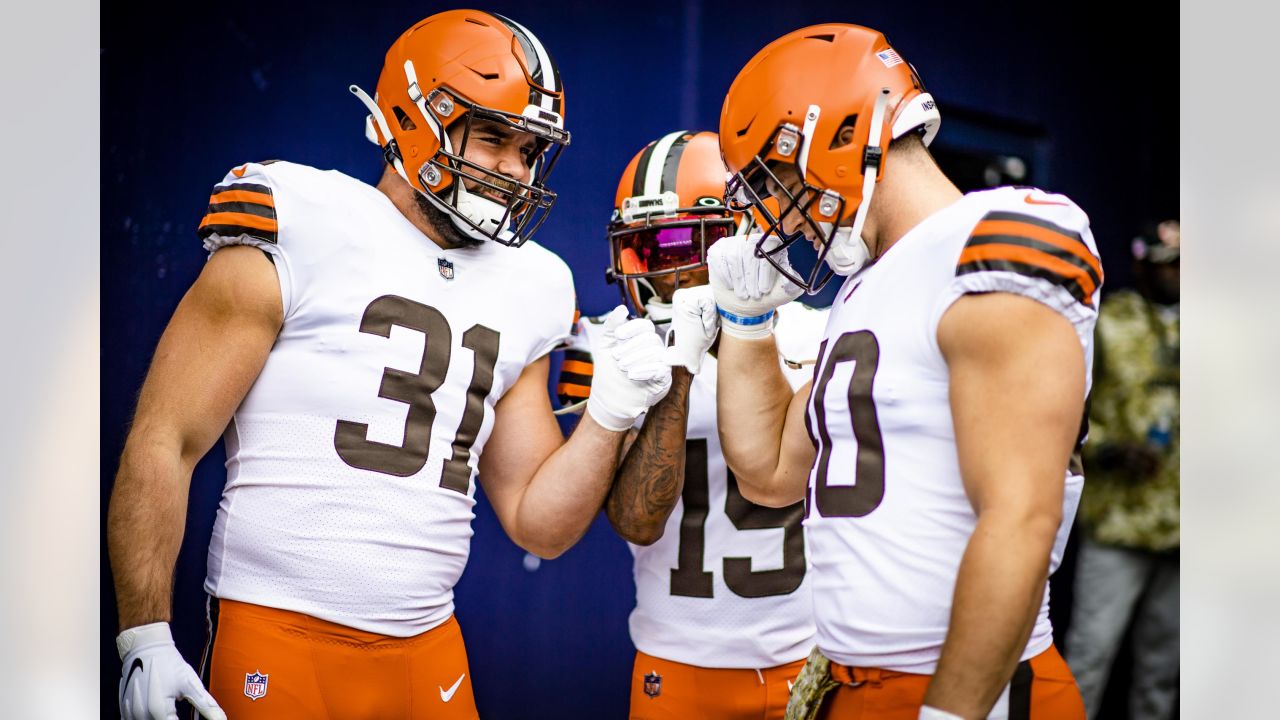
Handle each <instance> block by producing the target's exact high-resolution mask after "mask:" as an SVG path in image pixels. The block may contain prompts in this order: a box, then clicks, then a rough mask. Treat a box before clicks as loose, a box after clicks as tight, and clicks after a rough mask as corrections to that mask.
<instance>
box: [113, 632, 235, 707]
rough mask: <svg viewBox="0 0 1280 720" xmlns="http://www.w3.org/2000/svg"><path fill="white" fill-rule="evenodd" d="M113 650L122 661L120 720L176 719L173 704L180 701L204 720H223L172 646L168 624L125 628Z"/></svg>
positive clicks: (213, 703)
mask: <svg viewBox="0 0 1280 720" xmlns="http://www.w3.org/2000/svg"><path fill="white" fill-rule="evenodd" d="M116 649H117V650H119V651H120V659H121V660H123V661H124V669H123V670H122V671H121V672H122V673H123V675H121V677H120V694H119V698H120V717H122V718H124V720H178V709H177V701H178V700H179V699H183V698H185V699H186V700H187V701H188V702H190V703H191V704H192V705H194V706H195V708H196V710H197V711H198V712H199V713H200V716H201V717H203V718H206V720H227V714H226V713H225V712H223V711H222V708H220V707H218V703H217V701H215V700H214V699H213V696H212V695H210V694H209V691H208V690H205V689H204V685H202V684H201V683H200V678H199V677H198V676H197V675H196V672H195V670H192V669H191V666H190V665H188V664H187V662H186V661H185V660H183V659H182V655H181V654H180V653H179V652H178V648H177V647H176V646H175V645H174V644H173V635H172V634H170V632H169V623H164V622H158V623H151V624H150V625H139V626H138V627H132V628H129V629H128V630H125V631H124V632H122V633H120V634H119V635H118V636H116Z"/></svg>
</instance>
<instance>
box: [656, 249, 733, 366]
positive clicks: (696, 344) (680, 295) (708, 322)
mask: <svg viewBox="0 0 1280 720" xmlns="http://www.w3.org/2000/svg"><path fill="white" fill-rule="evenodd" d="M712 247H714V246H712ZM671 306H672V316H671V329H670V330H669V331H668V332H669V333H671V334H672V336H673V337H672V338H671V339H668V341H667V351H666V355H665V357H666V362H667V364H668V365H673V366H674V365H683V366H685V367H687V368H689V372H691V373H693V374H694V375H697V374H698V370H699V369H701V368H702V358H704V357H706V355H707V351H708V350H710V349H711V344H712V343H714V342H715V341H716V335H717V334H718V333H719V332H720V314H719V313H717V312H716V297H715V291H714V290H712V289H711V286H709V285H702V286H700V287H691V288H680V289H679V290H676V292H675V295H673V296H672V297H671Z"/></svg>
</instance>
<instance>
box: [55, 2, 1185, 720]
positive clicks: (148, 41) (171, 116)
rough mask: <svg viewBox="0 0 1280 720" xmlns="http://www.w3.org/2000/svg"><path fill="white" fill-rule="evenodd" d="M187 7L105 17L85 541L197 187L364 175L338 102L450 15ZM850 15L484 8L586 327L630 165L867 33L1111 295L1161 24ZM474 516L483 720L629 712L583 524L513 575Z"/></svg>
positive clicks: (1148, 211) (1169, 151)
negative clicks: (769, 62)
mask: <svg viewBox="0 0 1280 720" xmlns="http://www.w3.org/2000/svg"><path fill="white" fill-rule="evenodd" d="M196 5H197V4H195V3H181V4H176V3H175V4H167V5H165V6H163V9H143V8H140V7H138V6H137V5H136V4H131V5H129V6H128V7H123V8H122V7H119V6H118V5H117V7H116V8H114V9H108V10H107V11H106V12H104V14H103V28H102V47H103V50H102V91H103V92H102V98H103V107H102V146H103V153H104V154H103V157H102V170H101V172H102V243H103V252H102V293H103V295H102V327H103V338H104V340H103V351H102V398H101V399H102V405H101V414H102V418H101V419H102V444H101V446H102V498H103V519H104V525H103V526H104V532H105V514H106V499H107V497H108V496H109V493H110V490H111V485H112V477H113V475H114V472H115V468H116V461H117V458H118V455H119V452H120V448H121V446H122V443H123V439H124V435H125V433H126V430H127V422H128V419H129V416H130V413H131V412H132V408H133V402H134V398H135V396H136V394H137V390H138V388H139V386H140V384H141V381H142V378H143V375H144V373H145V371H146V367H147V363H148V361H149V359H150V356H151V353H152V351H153V349H154V346H155V342H156V340H157V339H158V337H159V335H160V333H161V331H162V330H163V328H164V324H165V322H166V321H167V319H168V317H169V315H170V313H171V312H172V311H173V308H174V307H175V306H176V304H177V302H178V299H179V298H180V297H181V295H182V293H183V292H184V291H185V289H186V288H187V287H188V286H189V285H190V283H191V281H192V280H193V279H194V278H195V276H196V274H197V273H198V272H199V269H200V267H201V265H202V263H203V262H204V253H203V252H202V251H201V250H200V244H199V241H198V240H197V239H196V237H195V234H194V228H195V225H196V224H197V223H198V222H199V220H200V217H201V215H202V213H203V210H204V206H205V204H206V198H207V196H208V195H207V193H208V189H209V188H210V187H211V186H212V185H213V184H214V183H215V182H217V181H218V180H220V179H221V177H222V176H223V174H224V173H225V172H226V171H227V170H228V169H229V168H230V167H232V166H234V165H237V164H240V163H242V162H245V161H250V160H262V159H268V158H280V159H287V160H291V161H294V162H300V163H307V164H311V165H315V166H318V167H322V168H336V169H339V170H342V171H343V172H346V173H347V174H350V175H353V176H355V177H359V178H362V179H365V180H368V181H372V180H374V179H375V178H376V177H377V176H378V174H379V172H380V164H379V163H380V158H379V154H378V152H377V151H376V149H375V148H374V147H373V146H371V145H369V144H368V143H367V142H366V141H365V140H364V138H363V134H362V127H363V117H364V111H363V109H362V108H361V106H360V105H359V103H357V102H356V101H355V99H354V98H353V97H352V96H351V95H350V93H348V92H347V90H346V86H347V85H348V84H350V83H352V82H355V83H358V84H360V85H361V86H363V87H364V88H366V89H368V90H370V91H372V89H373V85H374V84H375V82H376V79H377V73H378V70H379V67H380V64H381V61H382V57H383V53H384V52H385V49H386V46H387V45H388V44H389V43H390V42H391V41H392V40H393V39H394V38H395V37H396V36H397V35H398V34H399V33H400V32H401V31H402V30H403V29H404V28H405V27H407V26H408V25H409V24H411V23H412V22H414V21H416V20H418V19H420V18H421V17H424V16H426V15H429V14H431V13H433V12H436V11H437V10H441V9H447V8H449V7H459V6H467V5H458V4H454V3H438V4H433V3H407V2H382V3H369V2H366V3H344V4H341V5H339V4H332V3H323V2H310V3H271V4H268V3H255V4H252V5H244V4H242V5H225V4H212V3H210V4H200V5H201V6H203V7H197V6H196ZM862 5H863V6H862V7H859V6H858V5H857V4H853V3H848V2H806V1H803V0H791V1H789V2H786V3H778V4H765V3H731V2H724V1H722V0H707V1H706V2H690V3H675V2H647V3H629V4H626V5H610V4H608V3H601V2H566V3H547V2H542V3H520V2H493V3H486V4H485V6H486V9H489V10H492V11H495V12H499V13H502V14H505V15H508V16H510V17H512V18H514V19H516V20H518V21H519V22H521V23H522V24H524V25H526V26H527V27H529V28H530V29H531V30H533V31H534V32H535V33H536V34H537V35H538V36H539V37H540V38H541V39H542V41H543V42H544V43H545V44H546V46H547V47H548V48H549V49H550V51H551V52H552V54H553V55H554V56H555V58H556V60H557V62H558V64H559V67H560V69H561V72H562V75H563V78H564V82H565V85H566V88H567V99H566V110H567V118H568V125H569V128H570V130H571V131H572V133H573V144H572V146H571V147H570V148H569V150H568V151H567V152H566V153H565V155H564V156H563V157H562V159H561V162H560V165H559V166H558V168H557V170H556V171H555V173H554V174H553V175H552V178H551V180H552V182H551V185H552V187H553V188H555V189H556V190H557V191H558V192H559V193H560V200H559V203H558V204H557V207H556V209H555V211H554V212H553V213H552V215H551V217H550V219H549V220H548V221H547V224H546V225H545V226H544V227H543V229H542V230H541V231H540V232H539V235H538V238H537V239H538V240H539V241H540V242H541V243H543V244H544V245H546V246H548V247H549V248H551V249H552V250H554V251H556V252H558V253H560V254H561V255H562V256H564V257H565V258H566V259H567V260H568V261H569V263H570V265H571V266H572V267H573V270H574V273H575V277H576V280H577V283H578V296H579V300H580V304H581V307H582V309H583V311H584V312H587V313H598V312H602V311H605V310H607V309H608V308H609V307H611V306H612V305H614V304H616V302H617V293H616V291H615V290H614V289H613V288H612V287H610V286H607V285H605V284H604V282H603V271H604V267H605V265H606V263H607V259H608V250H607V247H606V245H605V243H604V241H603V239H602V238H603V228H604V224H605V222H606V220H607V218H608V216H609V211H610V208H611V204H612V199H613V188H614V186H615V183H616V181H617V176H618V173H620V172H621V170H622V168H623V166H624V165H625V164H626V162H627V161H628V160H629V159H630V157H631V156H632V155H633V154H634V153H635V152H636V151H637V150H638V149H639V148H640V147H642V146H643V145H644V144H645V143H647V142H648V141H650V140H652V139H654V138H656V137H658V136H659V135H661V134H663V133H665V132H668V131H670V130H672V129H676V128H679V127H685V128H691V129H715V127H716V124H717V122H718V118H719V109H720V103H721V101H722V99H723V95H724V92H725V90H726V89H727V88H728V86H729V83H730V82H731V80H732V79H733V77H734V75H735V74H736V73H737V71H738V70H739V69H740V68H741V67H742V65H743V64H744V63H745V62H746V61H747V60H748V59H749V58H750V57H751V55H753V54H754V53H755V52H756V51H757V50H758V49H759V48H760V47H762V46H763V45H764V44H766V43H767V42H769V41H771V40H773V39H774V38H776V37H777V36H779V35H781V34H783V33H785V32H787V31H790V30H792V29H795V28H798V27H801V26H804V25H809V24H813V23H817V22H827V21H847V22H858V23H861V24H865V25H870V26H872V27H876V28H877V29H880V30H882V31H883V32H884V33H885V34H886V35H887V36H888V37H889V39H890V40H891V41H892V42H893V43H894V44H895V46H896V47H897V48H898V49H899V50H900V51H901V52H902V54H903V55H904V56H905V57H906V58H908V59H910V60H911V61H912V62H913V63H914V64H915V65H916V67H917V68H919V70H920V72H921V73H922V75H923V77H924V79H925V82H926V83H927V84H928V86H929V89H930V90H931V91H932V92H933V94H934V96H935V97H936V98H937V99H938V101H939V104H940V107H941V108H942V112H943V117H944V122H943V126H942V134H941V136H940V138H939V142H940V143H943V144H946V145H948V146H951V147H955V148H978V149H983V150H989V151H991V150H999V149H1001V148H1000V147H998V146H999V145H1000V143H1012V144H1015V145H1016V144H1019V143H1021V144H1022V145H1028V144H1029V145H1030V146H1032V147H1033V148H1034V152H1035V157H1037V158H1039V159H1040V160H1041V161H1040V162H1038V163H1037V164H1036V166H1035V174H1034V175H1033V177H1032V178H1031V179H1032V180H1033V181H1034V182H1035V183H1036V184H1039V185H1041V186H1043V187H1045V188H1047V189H1051V190H1054V191H1058V192H1064V193H1066V194H1068V195H1070V196H1071V197H1072V198H1074V199H1075V200H1076V201H1077V202H1078V203H1079V204H1080V205H1081V206H1082V207H1084V208H1085V209H1086V210H1087V211H1088V212H1089V213H1090V215H1091V217H1092V218H1093V227H1094V232H1095V235H1096V236H1097V238H1098V240H1099V244H1100V246H1101V248H1102V250H1103V254H1104V261H1105V263H1106V266H1107V271H1108V275H1109V278H1108V285H1109V286H1115V285H1121V284H1124V283H1125V282H1126V281H1127V279H1128V263H1127V259H1126V258H1125V256H1124V248H1125V247H1126V245H1127V241H1128V238H1130V237H1131V236H1132V235H1133V233H1134V231H1135V230H1136V229H1137V227H1138V226H1139V224H1140V223H1141V222H1143V221H1145V220H1149V219H1158V218H1162V217H1167V216H1173V215H1176V213H1177V207H1178V205H1177V202H1178V197H1177V189H1178V185H1177V167H1178V155H1177V152H1178V151H1177V129H1178V123H1177V115H1176V112H1177V110H1176V108H1177V99H1178V95H1177V81H1178V76H1177V58H1178V55H1177V52H1178V51H1177V42H1176V37H1177V17H1176V15H1172V16H1170V17H1149V18H1145V19H1142V20H1141V21H1140V22H1139V21H1134V22H1132V23H1130V24H1129V25H1122V24H1121V25H1118V24H1116V22H1117V21H1118V20H1120V18H1119V17H1111V16H1105V17H1103V16H1084V15H1081V14H1073V13H1072V12H1071V11H1069V10H1067V9H1065V8H1064V6H1061V5H1057V6H1054V5H1046V4H1044V3H1007V4H1005V3H1001V4H1000V6H998V7H986V8H975V7H971V6H968V5H965V4H962V3H954V2H953V3H945V2H934V1H928V2H914V3H881V4H871V3H865V4H862ZM182 6H187V7H185V8H183V9H182V11H181V12H178V11H177V10H176V9H175V8H178V7H182ZM375 8H376V9H375ZM1120 21H1121V22H1125V21H1123V20H1120ZM74 89H75V88H74V87H73V86H68V87H67V88H66V90H67V91H68V92H74ZM948 108H953V109H955V110H956V111H957V113H956V117H957V118H959V117H961V113H960V112H959V111H962V110H963V111H966V112H965V113H964V114H963V118H964V119H963V121H961V122H952V123H950V124H948V122H947V117H948V114H947V113H948ZM86 119H87V118H86ZM993 128H994V129H993ZM73 140H74V139H73V138H68V139H66V140H65V141H63V142H59V143H55V144H54V145H53V146H52V147H50V149H49V150H50V153H51V155H52V156H54V157H57V158H59V159H58V161H59V162H61V163H63V164H65V165H66V167H67V169H68V171H69V173H70V176H71V177H74V174H75V172H76V171H77V170H78V169H79V168H78V164H77V163H76V162H75V159H76V158H75V148H74V144H73ZM72 192H74V189H73V190H72ZM222 461H223V455H222V450H221V448H220V447H219V448H216V449H215V450H214V451H213V452H211V453H210V454H209V456H208V457H207V458H205V460H204V461H203V462H202V463H201V464H200V465H199V467H198V468H197V469H196V473H195V477H194V479H193V484H192V493H191V503H190V508H189V513H188V525H187V538H186V542H185V544H184V546H183V550H182V554H181V556H180V558H179V566H178V572H177V584H176V588H175V606H176V607H175V616H174V618H175V619H174V629H175V635H176V636H177V639H178V643H179V646H180V648H181V649H182V650H183V652H184V653H185V654H186V655H187V657H188V658H189V659H191V660H192V661H193V662H194V661H196V660H197V659H198V654H199V651H200V646H201V644H202V642H203V608H202V603H203V593H202V591H201V588H200V585H201V580H202V578H203V575H204V561H205V555H204V553H205V548H206V546H207V543H208V538H209V534H210V530H211V527H212V522H213V515H214V511H215V508H216V506H217V498H218V495H219V493H220V491H221V486H222V482H223V471H222V467H221V465H222ZM477 512H478V517H477V520H476V536H475V539H474V542H473V545H472V557H471V561H470V564H469V565H468V567H467V571H466V573H465V575H464V576H463V579H462V582H461V583H460V585H459V586H458V590H457V602H458V618H459V621H460V622H461V624H462V628H463V631H464V633H465V634H466V638H467V645H468V650H469V652H470V656H471V663H472V668H473V672H474V676H475V677H474V682H475V687H476V694H477V699H478V702H479V704H480V709H481V711H482V712H483V713H484V714H485V715H486V716H487V717H501V718H541V717H622V716H624V715H625V708H626V703H627V681H628V674H629V672H630V665H631V658H632V653H633V648H632V646H631V644H630V641H629V639H628V637H627V630H626V617H627V613H628V611H629V610H630V607H631V605H632V602H633V598H634V595H633V593H634V587H633V585H632V581H631V576H630V567H629V564H630V556H629V553H628V552H627V550H626V547H625V545H624V544H623V543H622V542H621V541H620V540H618V539H617V538H616V537H614V536H613V535H612V533H611V531H610V530H609V528H608V526H607V523H604V522H603V521H600V522H597V523H596V525H595V526H594V527H593V528H592V530H591V531H590V533H588V535H587V536H586V538H584V540H583V541H582V542H581V543H580V544H579V545H578V546H577V547H575V548H574V549H573V550H571V551H570V552H568V553H566V554H565V555H564V556H563V557H562V558H560V559H558V560H555V561H552V562H544V563H542V564H541V567H540V568H539V569H537V570H536V571H529V570H526V569H524V567H523V563H522V560H523V557H524V553H523V552H522V551H520V550H519V549H518V548H516V547H515V546H514V545H513V544H512V543H511V542H510V541H509V540H507V538H506V537H505V535H503V533H502V531H501V529H500V527H499V526H498V524H497V521H496V520H495V518H494V517H493V514H492V512H490V511H489V509H488V507H487V505H485V504H484V503H483V502H482V503H481V505H480V506H479V507H478V508H477ZM104 540H105V535H104ZM104 547H105V544H104ZM102 577H103V584H102V591H101V592H102V597H101V599H102V604H101V607H102V638H101V653H102V669H103V670H102V673H103V674H102V702H103V706H102V707H103V714H104V717H109V716H113V714H114V712H115V710H114V706H115V687H116V679H117V678H118V675H117V672H118V669H119V662H118V660H117V659H116V657H115V651H114V647H113V644H112V643H111V638H112V636H113V635H114V634H115V629H116V617H115V600H114V595H113V591H112V586H111V580H110V577H111V576H110V570H109V567H108V565H107V561H106V556H105V552H104V554H103V559H102ZM1055 597H1059V595H1058V594H1057V593H1055ZM1057 614H1058V613H1057V612H1055V615H1057Z"/></svg>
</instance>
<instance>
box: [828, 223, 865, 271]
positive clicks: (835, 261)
mask: <svg viewBox="0 0 1280 720" xmlns="http://www.w3.org/2000/svg"><path fill="white" fill-rule="evenodd" d="M818 227H819V228H821V229H822V232H823V233H830V232H831V223H828V222H820V223H818ZM869 260H871V250H870V249H869V248H868V247H867V243H866V241H865V240H863V239H862V237H861V236H858V237H856V238H855V237H854V235H853V228H851V227H840V228H836V234H835V236H833V237H832V238H831V249H830V250H828V251H827V256H826V262H827V265H828V266H829V267H830V268H831V270H832V272H834V273H835V274H837V275H840V276H844V277H847V276H849V275H852V274H854V273H856V272H858V271H859V270H861V269H862V268H863V266H865V265H866V264H867V262H868V261H869Z"/></svg>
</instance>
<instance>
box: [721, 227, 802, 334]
mask: <svg viewBox="0 0 1280 720" xmlns="http://www.w3.org/2000/svg"><path fill="white" fill-rule="evenodd" d="M759 239H760V234H759V233H752V234H750V235H734V236H732V237H727V238H724V239H722V240H718V241H716V244H714V245H712V246H711V249H710V250H708V251H707V266H708V268H709V269H710V274H711V288H712V290H713V291H714V292H715V298H716V305H717V306H718V307H719V312H720V326H721V327H722V328H723V329H724V332H725V334H727V335H732V336H734V337H740V338H748V339H751V338H765V337H768V336H769V334H770V333H772V332H773V319H774V310H776V309H777V308H778V307H780V306H782V305H786V304H787V303H789V302H791V301H792V300H794V299H796V298H797V297H799V295H800V293H801V292H803V290H802V289H801V288H800V287H799V286H797V285H796V284H794V283H792V282H791V281H790V280H788V279H786V278H785V277H783V276H782V275H780V274H779V273H778V269H777V268H775V267H774V266H773V265H772V264H770V262H769V261H768V260H765V259H764V258H758V257H756V242H757V241H758V240H759ZM781 242H782V241H781V240H779V239H778V238H777V237H776V236H771V237H770V238H769V239H768V240H767V241H766V248H772V247H777V246H778V244H779V243H781ZM776 257H777V258H778V259H779V261H780V262H781V263H782V264H783V265H785V266H786V267H787V268H790V267H791V265H790V263H789V261H788V260H787V255H786V253H782V254H780V255H777V256H776Z"/></svg>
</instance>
